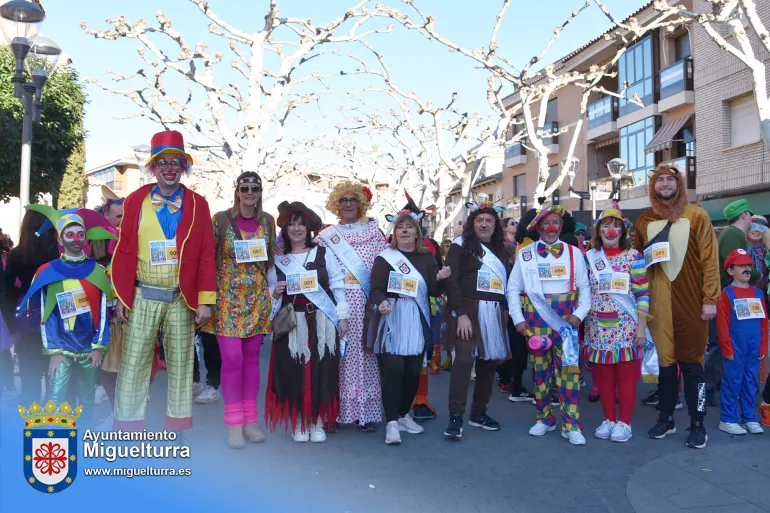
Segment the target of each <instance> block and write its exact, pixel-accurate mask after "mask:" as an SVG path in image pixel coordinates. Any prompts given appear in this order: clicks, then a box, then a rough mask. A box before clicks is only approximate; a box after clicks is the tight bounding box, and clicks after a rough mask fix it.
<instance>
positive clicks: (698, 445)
mask: <svg viewBox="0 0 770 513" xmlns="http://www.w3.org/2000/svg"><path fill="white" fill-rule="evenodd" d="M687 431H689V432H690V436H688V437H687V441H686V442H685V445H686V446H687V447H689V448H691V449H703V448H704V447H706V442H708V441H709V436H708V435H707V434H706V428H705V427H704V426H703V423H702V422H695V423H693V425H692V426H690V427H688V428H687Z"/></svg>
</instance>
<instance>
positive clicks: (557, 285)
mask: <svg viewBox="0 0 770 513" xmlns="http://www.w3.org/2000/svg"><path fill="white" fill-rule="evenodd" d="M564 213H565V211H564V207H562V206H561V205H555V206H551V207H548V208H546V209H543V210H542V211H541V212H540V213H538V215H537V216H536V217H535V219H534V220H533V221H532V222H531V223H530V224H529V226H528V227H527V229H528V230H535V229H537V232H538V233H539V235H540V240H539V241H538V242H534V243H532V244H529V245H528V246H526V247H523V248H522V249H521V250H520V251H519V254H518V256H517V257H516V264H515V265H514V268H513V271H512V272H511V277H510V279H509V280H508V289H507V296H508V305H509V308H510V314H511V319H512V320H513V324H514V325H515V327H516V331H518V332H519V333H521V334H522V335H524V336H526V337H533V336H539V337H548V339H549V341H548V342H550V345H549V344H547V343H545V342H544V343H543V346H542V347H540V348H538V349H532V346H530V349H531V352H530V363H531V364H532V374H533V377H534V381H535V406H536V408H537V422H536V423H535V425H534V426H532V428H531V429H530V430H529V434H530V435H532V436H542V435H544V434H546V433H547V432H548V431H553V430H555V429H556V420H555V418H554V411H553V406H552V405H551V396H550V385H551V377H552V376H554V375H555V381H556V388H557V390H558V393H559V401H560V403H561V417H562V427H561V434H562V436H563V437H564V438H567V439H568V440H569V442H570V443H571V444H573V445H584V444H585V443H586V440H585V437H584V436H583V434H582V426H581V424H580V410H579V407H578V403H579V399H580V376H579V366H578V359H579V350H578V327H579V326H580V323H581V322H583V319H585V318H586V316H587V315H588V311H589V309H590V307H591V284H590V282H589V281H588V272H587V269H586V263H585V259H584V258H583V254H582V253H581V252H580V250H578V249H577V248H576V247H574V246H572V245H570V244H566V243H564V242H562V241H561V240H560V239H559V235H560V234H561V229H562V217H563V216H564Z"/></svg>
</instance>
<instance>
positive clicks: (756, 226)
mask: <svg viewBox="0 0 770 513" xmlns="http://www.w3.org/2000/svg"><path fill="white" fill-rule="evenodd" d="M751 229H752V230H754V231H757V232H759V233H762V232H764V231H765V230H767V226H764V225H761V224H757V223H751Z"/></svg>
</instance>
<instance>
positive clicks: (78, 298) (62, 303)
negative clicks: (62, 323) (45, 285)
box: [56, 288, 91, 319]
mask: <svg viewBox="0 0 770 513" xmlns="http://www.w3.org/2000/svg"><path fill="white" fill-rule="evenodd" d="M56 304H58V305H59V313H60V314H61V318H62V319H69V318H70V317H75V316H76V315H80V314H82V313H86V312H90V311H91V306H90V305H89V304H88V296H86V293H85V292H84V291H83V289H82V288H81V289H73V290H68V291H66V292H60V293H58V294H56Z"/></svg>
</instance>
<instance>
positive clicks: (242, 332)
mask: <svg viewBox="0 0 770 513" xmlns="http://www.w3.org/2000/svg"><path fill="white" fill-rule="evenodd" d="M212 222H213V224H214V234H215V235H216V234H217V233H219V230H221V229H225V230H227V233H226V234H225V238H224V241H223V243H222V265H221V266H219V267H218V268H217V304H216V305H213V306H212V307H211V319H210V320H209V322H207V323H206V324H205V325H204V326H203V327H202V328H201V329H202V330H203V331H204V332H206V333H212V334H214V335H219V336H222V337H232V338H248V337H251V336H252V335H259V334H262V333H270V329H271V328H270V309H271V307H272V304H271V301H270V294H269V293H268V284H267V262H256V263H252V264H239V263H237V262H236V260H235V233H234V232H233V229H232V227H231V226H230V225H229V224H228V225H227V226H224V227H222V226H219V222H218V220H217V217H216V216H215V217H214V219H213V220H212ZM240 231H241V235H242V236H243V239H244V240H248V239H265V240H266V242H267V245H268V247H269V248H270V249H273V250H274V249H275V239H274V238H273V239H272V240H268V238H269V233H270V232H269V231H268V229H267V227H266V226H264V225H262V224H260V225H259V226H258V227H257V231H256V232H248V231H245V230H243V229H242V228H241V230H240Z"/></svg>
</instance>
